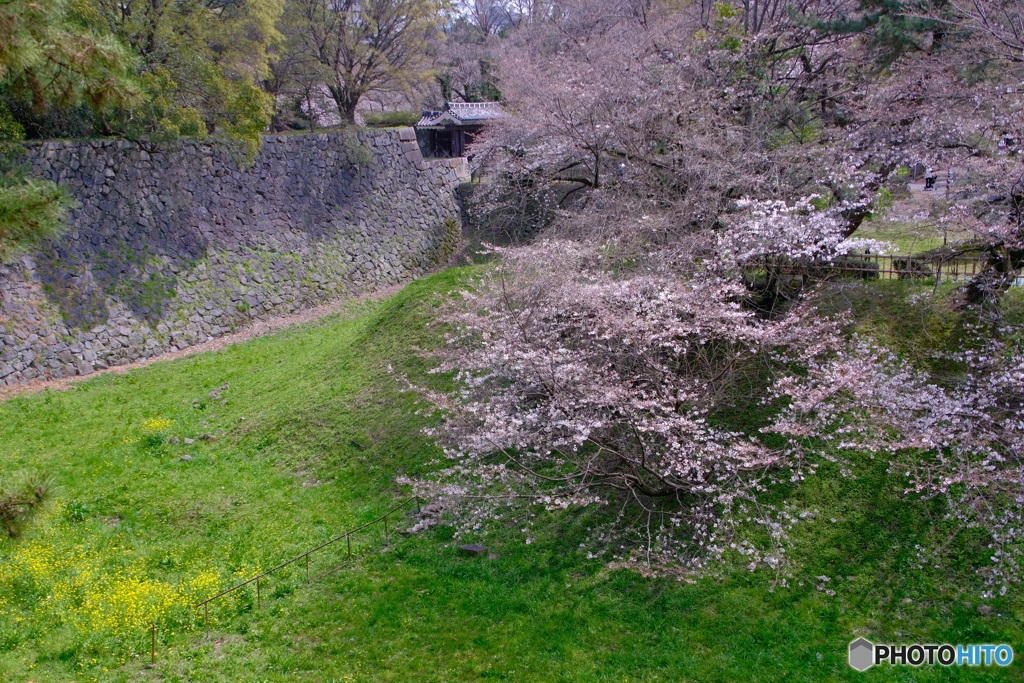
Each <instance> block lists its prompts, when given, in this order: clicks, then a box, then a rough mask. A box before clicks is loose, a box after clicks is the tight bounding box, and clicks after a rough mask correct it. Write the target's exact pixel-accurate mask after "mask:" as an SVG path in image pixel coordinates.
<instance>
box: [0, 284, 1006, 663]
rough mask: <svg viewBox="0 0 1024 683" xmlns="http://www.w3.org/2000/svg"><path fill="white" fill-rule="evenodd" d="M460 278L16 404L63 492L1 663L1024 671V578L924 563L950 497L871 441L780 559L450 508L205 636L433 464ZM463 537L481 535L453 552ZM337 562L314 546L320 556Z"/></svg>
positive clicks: (964, 546) (279, 586)
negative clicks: (613, 550)
mask: <svg viewBox="0 0 1024 683" xmlns="http://www.w3.org/2000/svg"><path fill="white" fill-rule="evenodd" d="M466 273H467V271H466V270H458V269H455V270H449V271H445V272H443V273H439V274H437V275H435V276H432V277H430V278H426V279H424V280H421V281H419V282H416V283H414V284H413V285H410V286H409V287H407V288H406V289H405V290H403V291H402V292H400V293H398V294H397V295H395V296H393V297H391V298H389V299H386V300H383V301H379V302H370V303H366V302H364V303H354V304H353V305H352V306H351V308H350V309H349V310H348V311H347V312H345V313H343V314H339V315H335V316H333V317H330V318H327V319H324V320H322V321H320V322H318V323H314V324H310V325H306V326H303V327H300V328H293V329H290V330H287V331H284V332H281V333H278V334H276V335H274V336H271V337H264V338H260V339H256V340H253V341H250V342H246V343H243V344H239V345H236V346H233V347H230V348H227V349H224V350H222V351H219V352H216V353H210V354H204V355H199V356H193V357H190V358H186V359H182V360H178V361H173V362H165V363H156V364H154V365H151V366H149V367H146V368H142V369H139V370H137V371H134V372H132V373H130V374H127V375H123V376H115V375H106V376H102V377H97V378H95V379H93V380H90V381H88V382H86V383H83V384H78V385H75V386H74V387H73V388H71V389H69V390H68V391H63V392H60V391H44V392H39V393H36V394H32V395H25V396H22V397H19V398H16V399H13V400H10V401H8V402H6V403H2V404H0V477H4V478H9V477H16V476H20V475H23V474H25V473H27V472H30V471H38V472H45V473H46V474H48V475H49V476H50V477H51V478H52V479H53V481H54V484H55V485H54V488H53V489H52V492H51V494H50V497H49V499H48V501H47V502H46V504H45V505H44V506H43V507H42V509H41V510H40V511H39V512H37V513H36V514H35V515H34V516H33V517H32V518H31V519H30V520H29V521H28V522H27V523H26V524H25V525H24V527H23V529H22V533H21V535H20V536H18V537H17V538H13V539H4V540H0V680H3V681H5V682H6V681H12V682H25V681H35V682H36V683H40V682H42V681H62V682H68V681H76V682H78V683H82V682H84V681H135V680H139V681H246V682H253V683H255V682H258V681H350V680H351V681H403V682H404V681H439V682H441V681H482V680H505V681H527V680H534V681H838V680H857V681H860V680H864V681H940V680H941V681H948V680H953V681H962V680H993V681H995V680H1024V675H1022V672H1024V641H1022V638H1021V635H1022V629H1021V626H1020V624H1021V618H1022V617H1024V611H1022V601H1021V599H1020V595H1019V593H1016V592H1014V593H1011V594H1010V595H1009V596H1007V597H1003V598H1000V599H996V600H982V599H980V598H979V593H980V582H979V579H978V577H977V575H976V574H975V573H974V571H973V568H972V567H973V566H975V565H978V564H983V563H984V562H985V553H984V547H983V539H978V538H975V537H973V536H971V534H969V533H963V532H961V533H960V534H959V535H957V536H956V537H955V539H954V542H953V543H951V544H949V546H948V547H947V549H946V550H945V551H944V553H943V555H942V557H941V561H940V560H936V561H935V562H931V563H928V562H922V559H921V557H920V555H919V553H918V550H917V548H916V546H918V545H927V544H935V542H936V541H938V540H941V539H942V538H943V534H946V535H947V536H948V535H949V534H950V533H951V530H950V529H947V528H945V527H944V526H943V524H944V522H943V521H942V510H941V508H940V507H938V506H937V505H935V504H925V503H920V502H915V501H910V502H908V501H907V499H905V498H904V497H903V495H902V493H901V487H900V481H899V479H898V478H892V477H890V475H888V474H887V473H886V464H885V463H883V462H880V461H876V460H872V459H870V458H867V457H865V458H864V460H863V462H858V463H855V465H856V469H857V474H858V477H857V479H855V480H849V479H844V478H842V477H840V476H839V474H838V472H833V471H828V470H826V471H825V473H824V474H823V476H821V477H819V478H818V479H816V480H813V481H811V482H809V483H808V484H807V485H806V486H805V487H804V488H802V489H800V490H796V491H791V492H789V495H790V496H791V497H792V498H793V500H794V502H795V503H796V504H797V505H800V506H802V507H804V508H807V509H812V510H814V511H815V514H814V520H815V521H814V522H812V523H809V524H807V525H804V526H803V527H801V528H799V529H798V530H797V531H796V534H797V535H796V540H797V543H796V547H795V548H794V550H793V555H794V560H793V566H792V567H791V568H790V573H791V574H792V576H790V577H786V576H784V575H781V574H773V573H768V572H761V571H759V572H754V573H749V572H746V571H745V570H744V569H743V568H742V565H741V564H737V565H736V566H732V565H728V566H724V567H721V568H718V569H716V570H714V571H712V572H710V573H708V574H707V575H705V576H703V577H699V578H692V577H686V578H685V580H678V579H677V578H674V577H663V578H645V577H643V576H641V575H640V574H638V573H636V572H632V571H626V570H614V571H613V570H609V569H608V568H607V567H606V566H605V565H604V564H602V563H601V562H599V561H597V560H588V559H586V550H585V549H582V548H580V547H579V546H580V543H581V539H582V538H583V537H585V535H586V526H587V524H588V520H589V519H590V516H591V515H600V514H601V511H584V512H577V513H572V514H568V513H561V514H554V513H544V512H543V511H539V514H538V517H537V522H536V525H535V531H533V532H531V540H532V542H531V543H530V544H527V543H526V542H525V540H526V537H525V536H524V534H522V533H521V532H520V530H519V529H518V528H513V527H509V526H505V525H504V524H503V523H502V522H500V521H498V522H495V525H494V526H492V527H488V528H484V529H481V530H480V532H479V535H478V536H477V537H470V538H460V539H458V540H455V539H453V538H452V535H453V529H452V528H451V527H448V526H445V525H443V524H442V525H440V526H437V527H434V528H433V529H431V530H430V531H427V532H424V533H422V534H419V535H415V536H405V535H396V534H392V535H391V537H390V542H389V543H386V542H385V539H384V537H383V534H382V529H381V528H379V527H377V528H375V529H374V530H371V531H368V532H366V533H364V534H362V535H360V536H358V537H357V540H356V543H355V550H356V552H357V555H358V558H357V560H356V561H354V562H353V563H351V564H347V565H345V566H343V567H341V568H340V569H338V570H337V571H335V572H333V573H329V574H327V575H325V576H323V577H321V578H319V579H317V580H316V581H314V582H312V583H311V584H310V585H306V583H305V570H304V565H301V564H300V565H296V566H294V567H293V568H291V569H289V570H286V571H283V572H281V573H280V574H275V575H274V576H273V577H272V578H270V579H268V580H267V581H266V582H265V583H264V584H263V585H262V598H263V600H262V605H259V604H258V603H257V598H256V594H255V590H252V589H246V590H244V591H240V592H238V593H236V594H233V595H232V596H230V597H228V598H226V599H224V600H222V601H218V602H216V603H214V605H213V606H212V608H211V611H210V617H211V619H210V622H211V623H210V624H209V632H208V633H207V632H206V631H205V630H204V624H203V620H202V618H201V617H202V612H201V611H200V612H196V611H194V610H192V609H191V605H193V604H195V603H196V602H198V601H200V600H202V599H204V598H206V597H208V596H211V595H213V594H215V593H217V592H219V591H220V590H223V589H225V588H227V587H229V586H231V585H232V584H233V583H235V582H238V581H241V580H243V579H246V578H249V577H251V576H254V575H255V574H256V573H258V572H259V571H261V570H263V569H267V568H269V567H271V566H274V565H276V564H278V563H279V562H281V561H283V560H285V559H288V558H289V557H291V556H293V555H296V554H298V553H300V552H303V551H305V550H307V549H309V548H311V547H313V546H315V545H317V544H318V543H320V542H322V541H324V540H326V539H328V538H331V537H332V536H334V535H336V534H338V533H341V532H343V531H345V530H347V529H350V528H353V527H355V526H358V525H360V524H362V523H364V522H366V521H368V520H370V519H373V518H374V517H375V516H377V515H379V514H380V513H381V512H383V511H385V510H387V509H388V508H389V507H391V506H392V505H394V504H395V502H396V501H397V500H399V499H400V498H401V496H402V491H401V490H400V489H399V487H397V486H396V484H395V483H394V482H395V478H396V477H397V476H399V475H401V474H404V475H415V474H417V473H421V472H423V471H425V470H426V469H427V468H429V467H431V466H432V465H431V464H430V463H431V461H432V460H434V459H436V458H438V457H440V455H441V454H440V452H439V451H438V450H437V449H436V448H434V447H433V446H432V445H431V443H430V442H429V440H428V439H427V437H425V436H424V435H423V434H422V433H421V430H422V428H423V427H425V426H426V425H427V420H428V418H427V417H425V416H423V415H422V414H418V413H417V410H418V408H419V407H421V405H420V403H419V402H418V401H417V399H416V397H415V395H413V394H411V393H409V392H408V391H406V389H405V386H406V385H405V384H404V382H403V381H402V379H401V376H402V375H403V374H405V373H409V374H412V375H413V377H414V378H415V379H416V381H423V382H426V381H433V382H444V381H445V379H444V378H443V377H440V378H439V377H436V376H427V375H425V374H424V370H425V369H426V367H427V366H426V365H425V364H424V363H423V362H422V361H420V360H418V359H417V349H418V348H424V347H429V346H430V345H432V344H433V343H435V342H434V339H435V338H436V332H435V331H432V330H431V328H430V327H429V322H430V319H431V315H432V312H433V311H434V310H435V309H436V306H437V305H438V303H439V302H440V301H441V299H442V298H443V297H444V296H446V295H447V292H449V291H451V290H453V289H457V288H458V287H459V286H461V283H462V282H463V281H464V279H465V277H466ZM225 385H227V387H226V388H224V387H225ZM211 394H212V396H211ZM203 436H206V437H207V438H206V439H203V438H200V437H203ZM185 439H190V440H194V442H193V443H185ZM186 455H187V456H190V458H191V459H182V458H183V456H186ZM781 493H782V492H778V494H779V495H781ZM402 523H404V524H405V526H408V525H410V524H411V523H412V522H411V520H408V519H405V518H403V519H402V522H401V523H396V525H395V526H399V527H400V526H401V525H402ZM471 541H476V542H480V543H483V544H484V545H486V546H487V552H486V553H485V554H484V555H482V556H479V557H467V556H463V555H461V554H460V553H459V552H458V550H457V545H458V543H463V542H471ZM344 554H345V549H344V547H337V548H332V549H329V550H327V551H325V552H324V553H322V554H321V555H318V556H315V557H314V559H313V564H312V566H311V573H313V574H316V573H320V572H321V571H325V570H327V569H330V568H332V567H335V566H336V565H338V564H339V562H341V561H342V560H343V559H344ZM936 562H938V564H939V566H935V563H936ZM822 577H824V578H822ZM783 579H786V581H785V584H783V582H782V580H783ZM979 607H980V608H981V611H979ZM152 623H156V624H157V630H156V636H157V638H156V640H157V643H156V654H157V657H156V664H155V665H152V666H150V657H151V654H150V647H151V638H152V632H151V631H150V624H152ZM861 635H863V636H866V637H867V638H869V639H871V640H874V641H875V642H894V643H899V642H902V643H913V642H925V643H929V642H951V643H999V642H1007V643H1010V644H1012V645H1014V647H1015V649H1016V650H1017V651H1018V652H1019V653H1020V655H1019V657H1020V659H1019V661H1017V662H1015V663H1014V664H1013V665H1012V666H1011V667H1010V668H1008V669H996V668H973V669H972V668H967V667H960V668H956V667H954V668H951V669H942V668H940V667H935V668H934V669H932V668H928V667H924V668H921V669H915V668H912V667H901V668H891V667H887V666H886V667H876V668H874V669H872V670H869V671H868V672H866V673H864V674H859V673H856V672H854V671H853V670H852V669H850V668H849V667H848V666H847V664H846V648H847V644H848V643H849V642H850V641H851V640H853V639H854V638H856V637H858V636H861Z"/></svg>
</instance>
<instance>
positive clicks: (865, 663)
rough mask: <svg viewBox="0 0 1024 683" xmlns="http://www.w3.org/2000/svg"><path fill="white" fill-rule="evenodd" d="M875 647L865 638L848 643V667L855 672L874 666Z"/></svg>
mask: <svg viewBox="0 0 1024 683" xmlns="http://www.w3.org/2000/svg"><path fill="white" fill-rule="evenodd" d="M874 659H875V646H874V645H873V644H872V643H871V641H870V640H867V639H866V638H858V639H857V640H855V641H853V642H852V643H850V666H852V667H853V668H854V669H856V670H857V671H866V670H867V669H868V668H870V667H871V665H872V664H874V663H875V662H874Z"/></svg>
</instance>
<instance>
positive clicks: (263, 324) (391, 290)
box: [0, 283, 408, 402]
mask: <svg viewBox="0 0 1024 683" xmlns="http://www.w3.org/2000/svg"><path fill="white" fill-rule="evenodd" d="M406 284H408V283H404V284H397V285H392V286H391V287H388V288H386V289H381V290H379V291H376V292H372V293H370V294H365V295H363V296H357V297H352V298H350V299H340V300H338V301H333V302H331V303H328V304H323V305H321V306H316V307H314V308H307V309H306V310H304V311H299V312H297V313H293V314H292V315H286V316H283V317H280V318H271V319H270V320H266V321H258V322H257V323H256V324H254V325H252V326H251V327H247V328H245V329H244V330H240V331H238V332H232V333H231V334H225V335H224V336H222V337H217V338H216V339H214V340H213V341H208V342H203V343H201V344H195V345H194V346H190V347H188V348H187V349H181V350H180V351H170V352H168V353H164V354H161V355H159V356H153V357H151V358H148V359H146V360H138V361H135V362H134V363H128V364H126V365H115V366H112V367H109V368H107V369H105V370H96V371H95V372H93V373H91V374H88V375H79V376H76V377H65V378H64V379H51V380H38V379H33V380H28V381H26V382H25V383H24V384H12V385H10V386H0V402H3V401H6V400H8V399H11V398H14V397H15V396H17V395H18V394H24V393H26V392H32V391H40V390H42V389H57V390H58V391H63V390H65V389H68V388H69V387H70V386H72V385H73V384H77V383H79V382H84V381H87V380H89V379H92V378H93V377H96V376H97V375H105V374H108V373H115V374H118V375H123V374H126V373H128V372H130V371H132V370H135V369H136V368H141V367H145V366H147V365H150V364H152V363H159V362H160V361H165V360H175V359H176V358H184V357H186V356H192V355H195V354H197V353H206V352H208V351H219V350H220V349H223V348H224V347H226V346H231V345H232V344H238V343H240V342H244V341H248V340H250V339H254V338H256V337H262V336H264V335H266V334H270V333H272V332H277V331H278V330H283V329H285V328H286V327H291V326H292V325H301V324H303V323H308V322H310V321H312V320H317V319H319V318H323V317H325V316H328V315H331V314H332V313H337V312H339V311H341V310H343V309H344V308H345V307H346V306H349V305H350V304H352V303H355V302H358V301H375V300H377V299H381V298H384V297H387V296H391V295H392V294H397V293H398V292H399V291H401V290H402V288H403V287H405V285H406Z"/></svg>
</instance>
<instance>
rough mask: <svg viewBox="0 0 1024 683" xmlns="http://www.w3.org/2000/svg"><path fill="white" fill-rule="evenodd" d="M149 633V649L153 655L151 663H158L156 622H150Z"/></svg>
mask: <svg viewBox="0 0 1024 683" xmlns="http://www.w3.org/2000/svg"><path fill="white" fill-rule="evenodd" d="M149 634H150V636H151V640H150V650H149V654H150V656H151V661H150V663H151V664H156V624H150V626H149Z"/></svg>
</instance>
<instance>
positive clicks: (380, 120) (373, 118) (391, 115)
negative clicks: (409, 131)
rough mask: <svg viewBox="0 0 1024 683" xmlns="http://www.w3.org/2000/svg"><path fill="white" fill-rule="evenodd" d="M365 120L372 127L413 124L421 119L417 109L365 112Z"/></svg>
mask: <svg viewBox="0 0 1024 683" xmlns="http://www.w3.org/2000/svg"><path fill="white" fill-rule="evenodd" d="M363 120H364V121H366V125H367V126H370V127H372V128H392V127H396V126H412V125H415V124H416V122H417V121H419V120H420V114H419V113H418V112H415V111H380V112H376V111H375V112H367V113H366V114H363Z"/></svg>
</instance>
